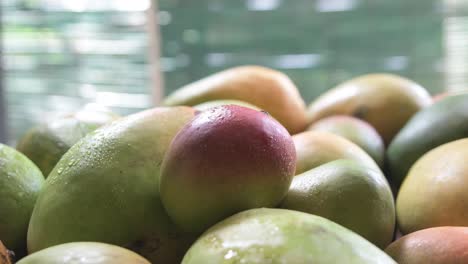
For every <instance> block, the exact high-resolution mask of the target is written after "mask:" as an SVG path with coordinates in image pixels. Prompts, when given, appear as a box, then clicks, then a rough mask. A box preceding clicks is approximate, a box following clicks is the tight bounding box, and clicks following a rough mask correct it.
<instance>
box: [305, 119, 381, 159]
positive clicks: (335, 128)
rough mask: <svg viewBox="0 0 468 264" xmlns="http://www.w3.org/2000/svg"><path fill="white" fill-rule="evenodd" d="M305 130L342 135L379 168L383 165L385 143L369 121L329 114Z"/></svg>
mask: <svg viewBox="0 0 468 264" xmlns="http://www.w3.org/2000/svg"><path fill="white" fill-rule="evenodd" d="M307 130H318V131H325V132H330V133H333V134H335V135H338V136H342V137H344V138H346V139H348V140H349V141H351V142H353V143H354V144H356V145H358V146H359V147H360V148H362V149H363V150H364V151H365V152H366V153H367V154H369V156H371V157H372V158H373V159H374V161H375V162H376V163H377V165H379V167H380V168H382V167H383V165H384V157H385V145H384V143H383V140H382V138H381V137H380V135H379V133H377V131H376V130H375V128H373V127H372V126H371V125H370V124H369V123H367V122H365V121H363V120H361V119H358V118H354V117H351V116H343V115H337V116H330V117H326V118H323V119H320V120H319V121H317V122H315V123H313V124H312V125H311V126H309V128H308V129H307Z"/></svg>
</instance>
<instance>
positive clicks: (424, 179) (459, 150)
mask: <svg viewBox="0 0 468 264" xmlns="http://www.w3.org/2000/svg"><path fill="white" fill-rule="evenodd" d="M467 161H468V138H465V139H459V140H455V141H452V142H449V143H446V144H444V145H441V146H439V147H437V148H435V149H433V150H431V151H429V152H427V153H426V154H425V155H423V156H422V157H421V158H420V159H419V160H418V161H417V162H416V163H415V164H414V165H413V166H412V167H411V169H410V171H409V173H408V176H407V177H406V178H405V180H404V181H403V184H402V185H401V188H400V191H399V193H398V196H397V201H396V205H397V206H396V208H397V221H398V226H399V229H400V231H401V232H402V233H403V234H408V233H411V232H415V231H417V230H421V229H425V228H430V227H436V226H468V218H467V215H468V192H467V191H466V190H467V188H468V162H467Z"/></svg>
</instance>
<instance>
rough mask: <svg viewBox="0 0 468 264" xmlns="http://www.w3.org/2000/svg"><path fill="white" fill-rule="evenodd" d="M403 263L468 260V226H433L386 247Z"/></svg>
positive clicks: (460, 262) (438, 263)
mask: <svg viewBox="0 0 468 264" xmlns="http://www.w3.org/2000/svg"><path fill="white" fill-rule="evenodd" d="M385 252H387V254H389V255H390V256H391V257H392V258H393V259H394V260H395V261H396V262H398V263H400V264H426V263H431V264H448V263H451V264H463V263H468V254H467V252H468V227H456V226H443V227H433V228H428V229H423V230H419V231H416V232H414V233H411V234H408V235H406V236H404V237H402V238H400V239H398V240H396V241H395V242H393V243H392V244H390V246H388V248H387V249H385Z"/></svg>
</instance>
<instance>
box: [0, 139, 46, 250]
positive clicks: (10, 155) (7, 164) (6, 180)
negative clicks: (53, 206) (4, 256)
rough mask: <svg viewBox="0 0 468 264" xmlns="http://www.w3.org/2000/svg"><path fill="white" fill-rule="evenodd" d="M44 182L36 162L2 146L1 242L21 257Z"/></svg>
mask: <svg viewBox="0 0 468 264" xmlns="http://www.w3.org/2000/svg"><path fill="white" fill-rule="evenodd" d="M43 182H44V177H43V176H42V173H41V171H40V170H39V169H38V168H37V167H36V165H34V163H32V162H31V161H30V160H29V159H28V158H27V157H26V156H24V155H23V154H21V153H20V152H18V151H16V150H15V149H13V148H11V147H8V146H6V145H3V144H0V240H1V241H2V242H3V243H4V244H5V246H6V247H7V248H9V249H11V250H15V251H16V252H17V254H18V255H22V253H24V252H25V249H26V233H27V231H28V223H29V219H30V217H31V213H32V211H33V207H34V203H35V202H36V199H37V196H38V194H39V191H40V190H41V187H42V185H43Z"/></svg>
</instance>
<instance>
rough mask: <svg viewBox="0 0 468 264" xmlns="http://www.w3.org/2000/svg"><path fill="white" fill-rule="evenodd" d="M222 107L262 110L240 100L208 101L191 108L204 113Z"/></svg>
mask: <svg viewBox="0 0 468 264" xmlns="http://www.w3.org/2000/svg"><path fill="white" fill-rule="evenodd" d="M222 105H239V106H243V107H248V108H252V109H255V110H258V111H261V110H262V109H260V108H259V107H257V106H255V105H253V104H249V103H247V102H244V101H240V100H213V101H208V102H205V103H201V104H198V105H195V106H193V108H195V109H197V110H199V111H205V110H208V109H210V108H213V107H216V106H222Z"/></svg>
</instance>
